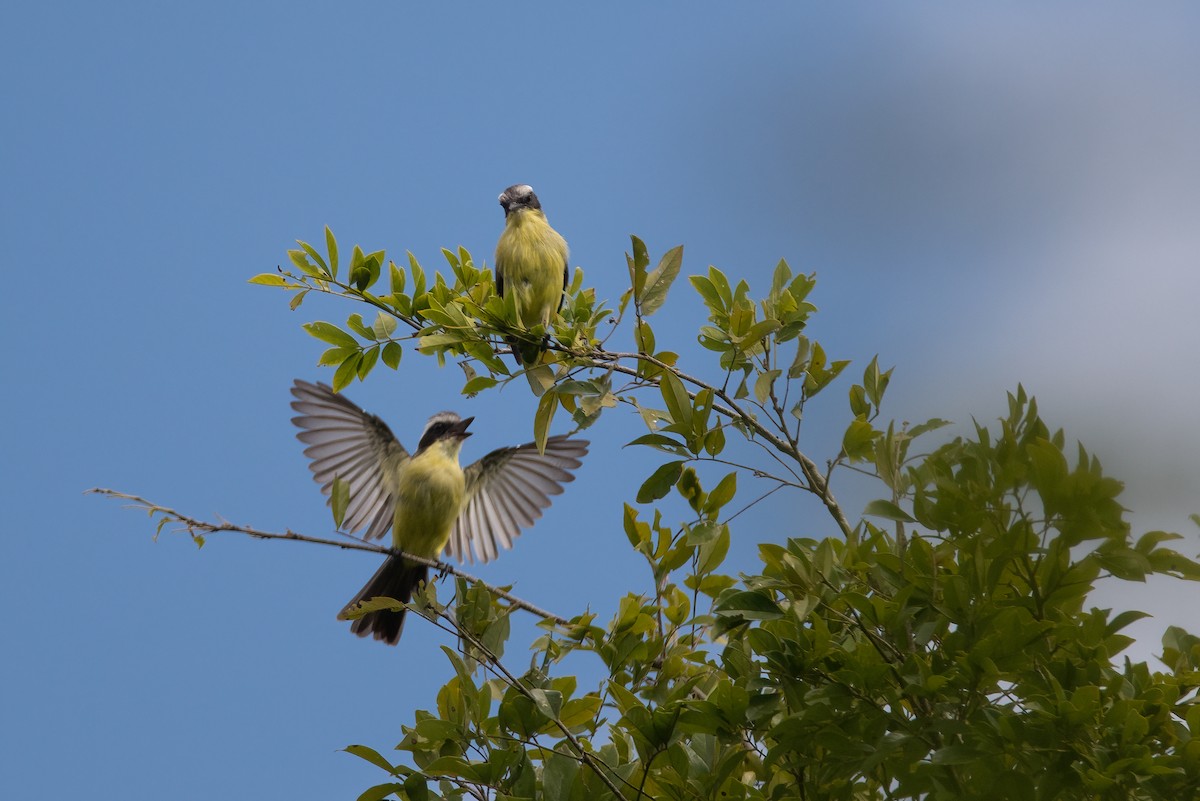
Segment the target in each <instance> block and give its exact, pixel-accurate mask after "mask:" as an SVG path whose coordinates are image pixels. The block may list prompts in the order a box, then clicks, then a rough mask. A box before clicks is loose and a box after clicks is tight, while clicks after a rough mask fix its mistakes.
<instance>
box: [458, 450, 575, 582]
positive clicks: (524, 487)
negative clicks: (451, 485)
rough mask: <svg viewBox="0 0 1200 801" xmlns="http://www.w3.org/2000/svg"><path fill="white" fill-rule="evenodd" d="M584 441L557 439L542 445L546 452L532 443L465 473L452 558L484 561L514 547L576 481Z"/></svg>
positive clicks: (487, 459)
mask: <svg viewBox="0 0 1200 801" xmlns="http://www.w3.org/2000/svg"><path fill="white" fill-rule="evenodd" d="M589 444H590V443H588V441H587V440H583V439H572V438H571V437H569V436H564V435H558V436H553V437H550V438H549V439H548V440H546V452H545V453H538V450H537V446H535V445H534V444H533V443H532V442H530V443H526V444H525V445H520V446H518V447H515V448H500V449H498V450H495V451H492V452H491V453H489V454H488V455H487V456H484V457H483V458H482V459H480V460H479V461H477V462H475V463H474V464H472V465H470V466H469V467H467V468H466V470H465V471H464V473H465V478H466V482H467V487H466V489H467V492H466V508H465V509H464V510H463V513H462V514H460V515H459V518H458V520H457V521H456V522H455V524H454V531H453V533H452V534H451V537H450V542H451V545H452V551H453V555H454V556H455V557H457V558H458V559H459V560H460V561H463V562H472V561H474V560H475V559H478V560H479V561H481V562H488V561H491V560H492V559H494V558H496V556H498V555H499V553H500V549H508V548H511V547H512V544H513V541H514V540H515V539H516V538H517V537H518V536H519V535H520V534H521V529H524V528H529V527H530V526H532V525H533V523H534V521H536V520H537V519H538V518H540V517H541V516H542V511H543V510H544V509H545V508H546V507H548V506H549V505H550V498H551V496H553V495H558V494H560V493H561V492H562V491H563V487H562V485H563V484H565V483H567V482H568V481H574V480H575V476H574V475H572V473H571V471H572V470H575V469H577V468H578V467H579V465H580V464H582V461H581V460H582V459H583V457H584V456H586V455H587V452H588V445H589Z"/></svg>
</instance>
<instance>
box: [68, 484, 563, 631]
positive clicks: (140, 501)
mask: <svg viewBox="0 0 1200 801" xmlns="http://www.w3.org/2000/svg"><path fill="white" fill-rule="evenodd" d="M84 494H85V495H103V496H105V497H107V498H120V499H121V500H125V501H130V503H129V504H127V506H128V508H133V509H142V510H144V511H145V512H146V513H147V514H148V515H149V516H150V517H154V516H155V515H158V516H159V518H160V519H159V521H158V531H159V532H161V531H162V529H163V527H164V526H165V525H168V524H171V523H175V524H177V525H178V526H179V530H182V531H187V532H188V534H190V535H192V536H193V537H195V536H196V535H198V534H215V533H217V532H219V531H229V532H232V533H235V534H245V535H246V536H248V537H254V538H255V539H260V540H294V541H296V542H309V543H312V544H314V545H329V546H332V547H334V548H342V549H345V550H350V551H369V552H371V553H380V554H384V555H388V556H400V557H403V558H404V559H407V560H408V561H410V562H416V563H417V564H419V565H425V566H426V567H432V568H433V569H435V570H437V571H439V572H442V573H449V574H450V575H452V576H457V577H458V578H461V579H464V580H466V581H470V582H472V583H476V584H480V585H482V586H483V587H484V588H485V589H487V591H488V592H490V593H492V594H493V595H496V596H498V597H500V598H503V599H504V600H506V601H508V602H509V603H510V604H512V605H513V606H515V607H517V608H518V609H524V610H525V611H526V612H529V613H531V614H534V615H537V616H538V617H540V618H542V619H543V620H550V621H553V622H554V623H558V624H559V625H566V624H567V623H569V622H570V621H568V620H567V618H565V617H562V616H560V615H556V614H554V613H553V612H547V611H546V610H545V609H542V608H540V607H538V606H534V605H533V604H531V603H529V602H528V601H525V600H522V599H521V598H518V597H516V596H515V595H512V594H511V593H509V592H507V591H505V590H502V589H500V588H499V587H495V586H493V585H491V584H488V583H487V582H486V581H483V580H482V579H479V578H476V577H475V576H472V575H471V574H470V573H465V572H463V571H462V570H459V569H458V568H456V567H454V566H453V565H449V564H446V563H445V562H439V561H438V560H436V559H427V558H426V557H423V556H416V555H415V554H411V553H408V552H406V551H401V550H399V549H396V548H386V547H384V546H382V545H372V544H371V543H369V542H365V541H363V540H360V539H358V538H357V537H350V538H349V539H347V540H344V541H339V540H331V539H326V538H324V537H311V536H309V535H307V534H297V533H296V532H294V531H292V530H290V529H289V530H286V531H284V532H282V533H279V532H274V531H263V530H261V529H257V528H251V527H250V526H238V525H234V524H233V523H226V522H222V523H209V522H207V521H204V520H197V519H196V518H194V517H190V516H188V515H185V514H182V513H181V512H177V511H175V510H174V509H171V508H170V507H167V506H160V505H159V504H156V503H153V502H152V501H148V500H146V499H145V498H141V497H138V496H137V495H129V494H127V493H124V492H118V491H117V490H111V489H102V488H100V487H94V488H92V489H90V490H87V491H85V492H84Z"/></svg>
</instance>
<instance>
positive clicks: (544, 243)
mask: <svg viewBox="0 0 1200 801" xmlns="http://www.w3.org/2000/svg"><path fill="white" fill-rule="evenodd" d="M568 257H569V251H568V249H567V241H566V240H565V239H563V238H562V236H561V235H560V234H559V233H558V231H555V230H554V229H553V228H551V227H550V223H548V222H546V216H545V215H544V214H542V212H540V211H538V210H536V209H521V210H518V211H516V212H514V213H512V214H510V215H509V216H508V219H507V220H506V221H505V224H504V233H502V234H501V235H500V242H499V243H498V244H497V245H496V271H497V272H498V273H499V274H500V276H501V277H502V278H503V280H504V292H505V294H506V295H507V294H508V293H510V292H511V293H512V295H513V298H514V300H515V302H516V307H517V315H518V316H519V317H520V320H521V324H522V325H524V326H525V327H526V328H532V327H533V326H535V325H546V324H548V323H549V322H550V315H552V314H553V313H554V312H555V311H557V310H558V307H559V305H560V303H561V302H562V292H563V275H564V273H565V271H566V269H567V259H568Z"/></svg>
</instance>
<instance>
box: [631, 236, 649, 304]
mask: <svg viewBox="0 0 1200 801" xmlns="http://www.w3.org/2000/svg"><path fill="white" fill-rule="evenodd" d="M629 239H630V241H631V243H632V248H633V255H632V256H626V257H625V261H626V262H627V263H628V264H629V281H630V283H631V284H632V285H633V296H634V297H635V298H638V302H639V303H640V302H641V297H642V292H643V291H645V286H646V268H647V267H648V266H649V265H650V256H649V254H648V253H647V252H646V243H645V242H643V241H642V240H640V239H638V238H637V237H636V236H630V237H629Z"/></svg>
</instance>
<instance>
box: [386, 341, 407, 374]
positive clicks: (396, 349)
mask: <svg viewBox="0 0 1200 801" xmlns="http://www.w3.org/2000/svg"><path fill="white" fill-rule="evenodd" d="M403 354H404V349H403V348H401V347H400V344H399V343H398V342H389V343H387V344H386V345H384V346H383V352H382V353H381V354H380V358H382V359H383V363H384V364H386V365H387V366H388V367H390V368H392V369H393V370H396V369H398V368H399V367H400V357H401V356H402V355H403Z"/></svg>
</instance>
